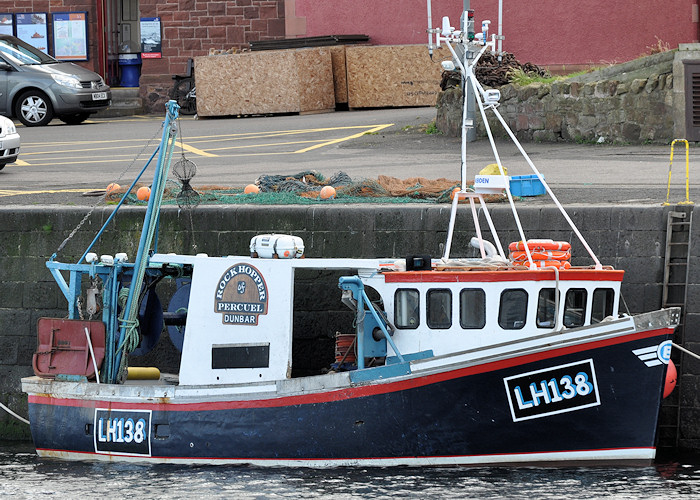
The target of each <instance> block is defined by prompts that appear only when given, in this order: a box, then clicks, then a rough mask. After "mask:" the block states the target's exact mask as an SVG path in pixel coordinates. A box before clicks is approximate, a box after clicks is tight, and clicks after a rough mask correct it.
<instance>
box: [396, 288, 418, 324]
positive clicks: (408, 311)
mask: <svg viewBox="0 0 700 500" xmlns="http://www.w3.org/2000/svg"><path fill="white" fill-rule="evenodd" d="M394 323H395V324H396V328H403V329H414V328H418V325H419V324H420V294H419V293H418V290H410V289H401V290H396V293H395V294H394Z"/></svg>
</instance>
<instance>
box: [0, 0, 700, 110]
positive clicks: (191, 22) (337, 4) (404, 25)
mask: <svg viewBox="0 0 700 500" xmlns="http://www.w3.org/2000/svg"><path fill="white" fill-rule="evenodd" d="M699 3H700V0H668V1H667V2H664V4H663V8H661V7H660V6H659V4H658V2H656V1H654V0H635V1H634V2H631V1H626V2H607V3H603V2H600V1H598V0H577V1H576V2H561V0H541V1H539V2H535V3H533V2H518V1H515V0H503V4H504V5H503V10H504V21H503V30H504V34H505V35H506V40H505V43H504V49H505V50H507V51H508V52H512V53H514V54H515V55H516V57H518V58H519V59H520V60H521V61H531V62H534V63H536V64H540V65H548V66H553V67H555V66H566V67H567V69H572V68H575V67H577V66H585V65H596V64H602V63H603V64H604V63H613V62H623V61H627V60H630V59H633V58H635V57H638V56H639V55H642V54H643V53H645V52H647V51H648V50H650V47H652V46H654V45H657V44H665V45H666V46H668V47H669V48H676V47H677V46H678V44H679V43H689V42H695V41H698V39H699V38H700V37H699V36H698V30H699V28H698V26H699V23H698V17H699V14H698V4H699ZM432 5H433V23H432V25H433V26H439V25H440V19H441V17H442V16H444V15H447V16H449V17H450V19H451V20H452V24H453V25H458V23H459V21H458V20H459V15H460V12H461V9H462V5H463V2H462V0H432ZM497 6H498V0H471V8H472V9H474V10H475V12H476V21H477V31H480V26H481V21H482V20H483V19H490V20H491V21H492V25H491V29H492V31H495V30H496V23H497V19H498V11H497V10H498V9H497ZM33 12H38V13H47V14H48V19H49V22H51V15H52V14H53V13H58V12H87V44H88V60H87V61H82V62H79V64H81V65H83V66H86V67H88V68H91V69H93V70H95V71H97V72H98V73H100V74H101V75H103V76H104V77H105V80H106V81H107V82H108V83H109V84H110V85H112V86H118V85H119V83H120V67H119V53H120V52H140V50H141V41H142V40H141V36H142V35H143V33H142V32H141V31H142V26H143V25H142V24H141V20H142V19H144V18H146V19H150V20H154V19H157V26H158V31H159V36H160V43H161V45H160V47H159V49H160V52H159V57H146V56H145V55H144V58H143V60H142V65H141V78H140V81H139V84H140V94H141V96H142V97H143V98H144V99H145V105H146V107H147V109H149V110H150V111H159V110H157V109H155V108H157V107H158V105H159V103H161V102H162V101H163V100H164V98H165V96H166V95H167V91H168V89H169V88H170V87H171V86H172V79H171V76H172V75H173V74H182V73H184V72H185V70H186V67H187V60H188V59H189V58H193V57H195V56H201V55H206V54H208V53H209V51H210V50H211V49H216V50H227V49H231V48H238V49H242V48H246V47H248V44H249V42H252V41H258V40H269V39H279V38H285V37H287V38H292V37H299V36H318V35H332V34H364V35H369V37H370V42H371V43H373V44H377V45H392V44H415V43H426V42H427V35H426V33H425V30H426V28H427V25H428V23H427V15H426V1H425V0H383V1H381V2H377V1H376V0H323V1H321V0H213V1H207V0H4V1H3V2H2V3H1V4H0V15H2V14H8V13H9V14H18V13H33ZM48 31H49V33H51V29H49V30H48ZM150 55H151V56H153V55H154V54H150Z"/></svg>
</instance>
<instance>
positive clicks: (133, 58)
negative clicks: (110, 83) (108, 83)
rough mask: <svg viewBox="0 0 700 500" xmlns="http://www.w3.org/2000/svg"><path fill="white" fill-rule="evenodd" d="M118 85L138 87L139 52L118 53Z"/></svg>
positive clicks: (139, 70) (139, 71)
mask: <svg viewBox="0 0 700 500" xmlns="http://www.w3.org/2000/svg"><path fill="white" fill-rule="evenodd" d="M119 68H120V70H121V75H122V77H121V80H120V81H119V86H120V87H138V86H139V78H140V77H141V54H119Z"/></svg>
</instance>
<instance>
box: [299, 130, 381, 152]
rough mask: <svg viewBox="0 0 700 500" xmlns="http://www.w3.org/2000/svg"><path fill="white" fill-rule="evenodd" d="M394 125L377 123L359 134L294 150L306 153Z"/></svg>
mask: <svg viewBox="0 0 700 500" xmlns="http://www.w3.org/2000/svg"><path fill="white" fill-rule="evenodd" d="M392 125H393V123H389V124H388V125H377V126H376V127H374V128H373V129H370V130H366V131H364V132H359V133H357V134H353V135H349V136H347V137H341V138H340V139H333V140H332V141H328V142H323V143H321V144H316V145H315V146H309V147H308V148H304V149H300V150H298V151H294V152H295V153H306V152H308V151H311V150H312V149H318V148H323V147H325V146H330V145H331V144H338V143H339V142H344V141H349V140H350V139H357V138H358V137H362V136H363V135H365V134H371V133H374V132H379V131H380V130H383V129H385V128H387V127H391V126H392Z"/></svg>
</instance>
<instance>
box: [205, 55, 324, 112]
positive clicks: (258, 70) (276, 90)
mask: <svg viewBox="0 0 700 500" xmlns="http://www.w3.org/2000/svg"><path fill="white" fill-rule="evenodd" d="M195 74H196V75H197V76H196V83H197V113H198V114H199V115H200V116H233V115H254V114H270V113H294V112H300V113H305V112H320V111H331V110H333V109H335V96H334V87H333V69H332V63H331V51H330V50H329V49H328V48H327V47H317V48H309V49H294V50H270V51H261V52H245V53H242V54H228V55H216V56H202V57H196V58H195Z"/></svg>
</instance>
